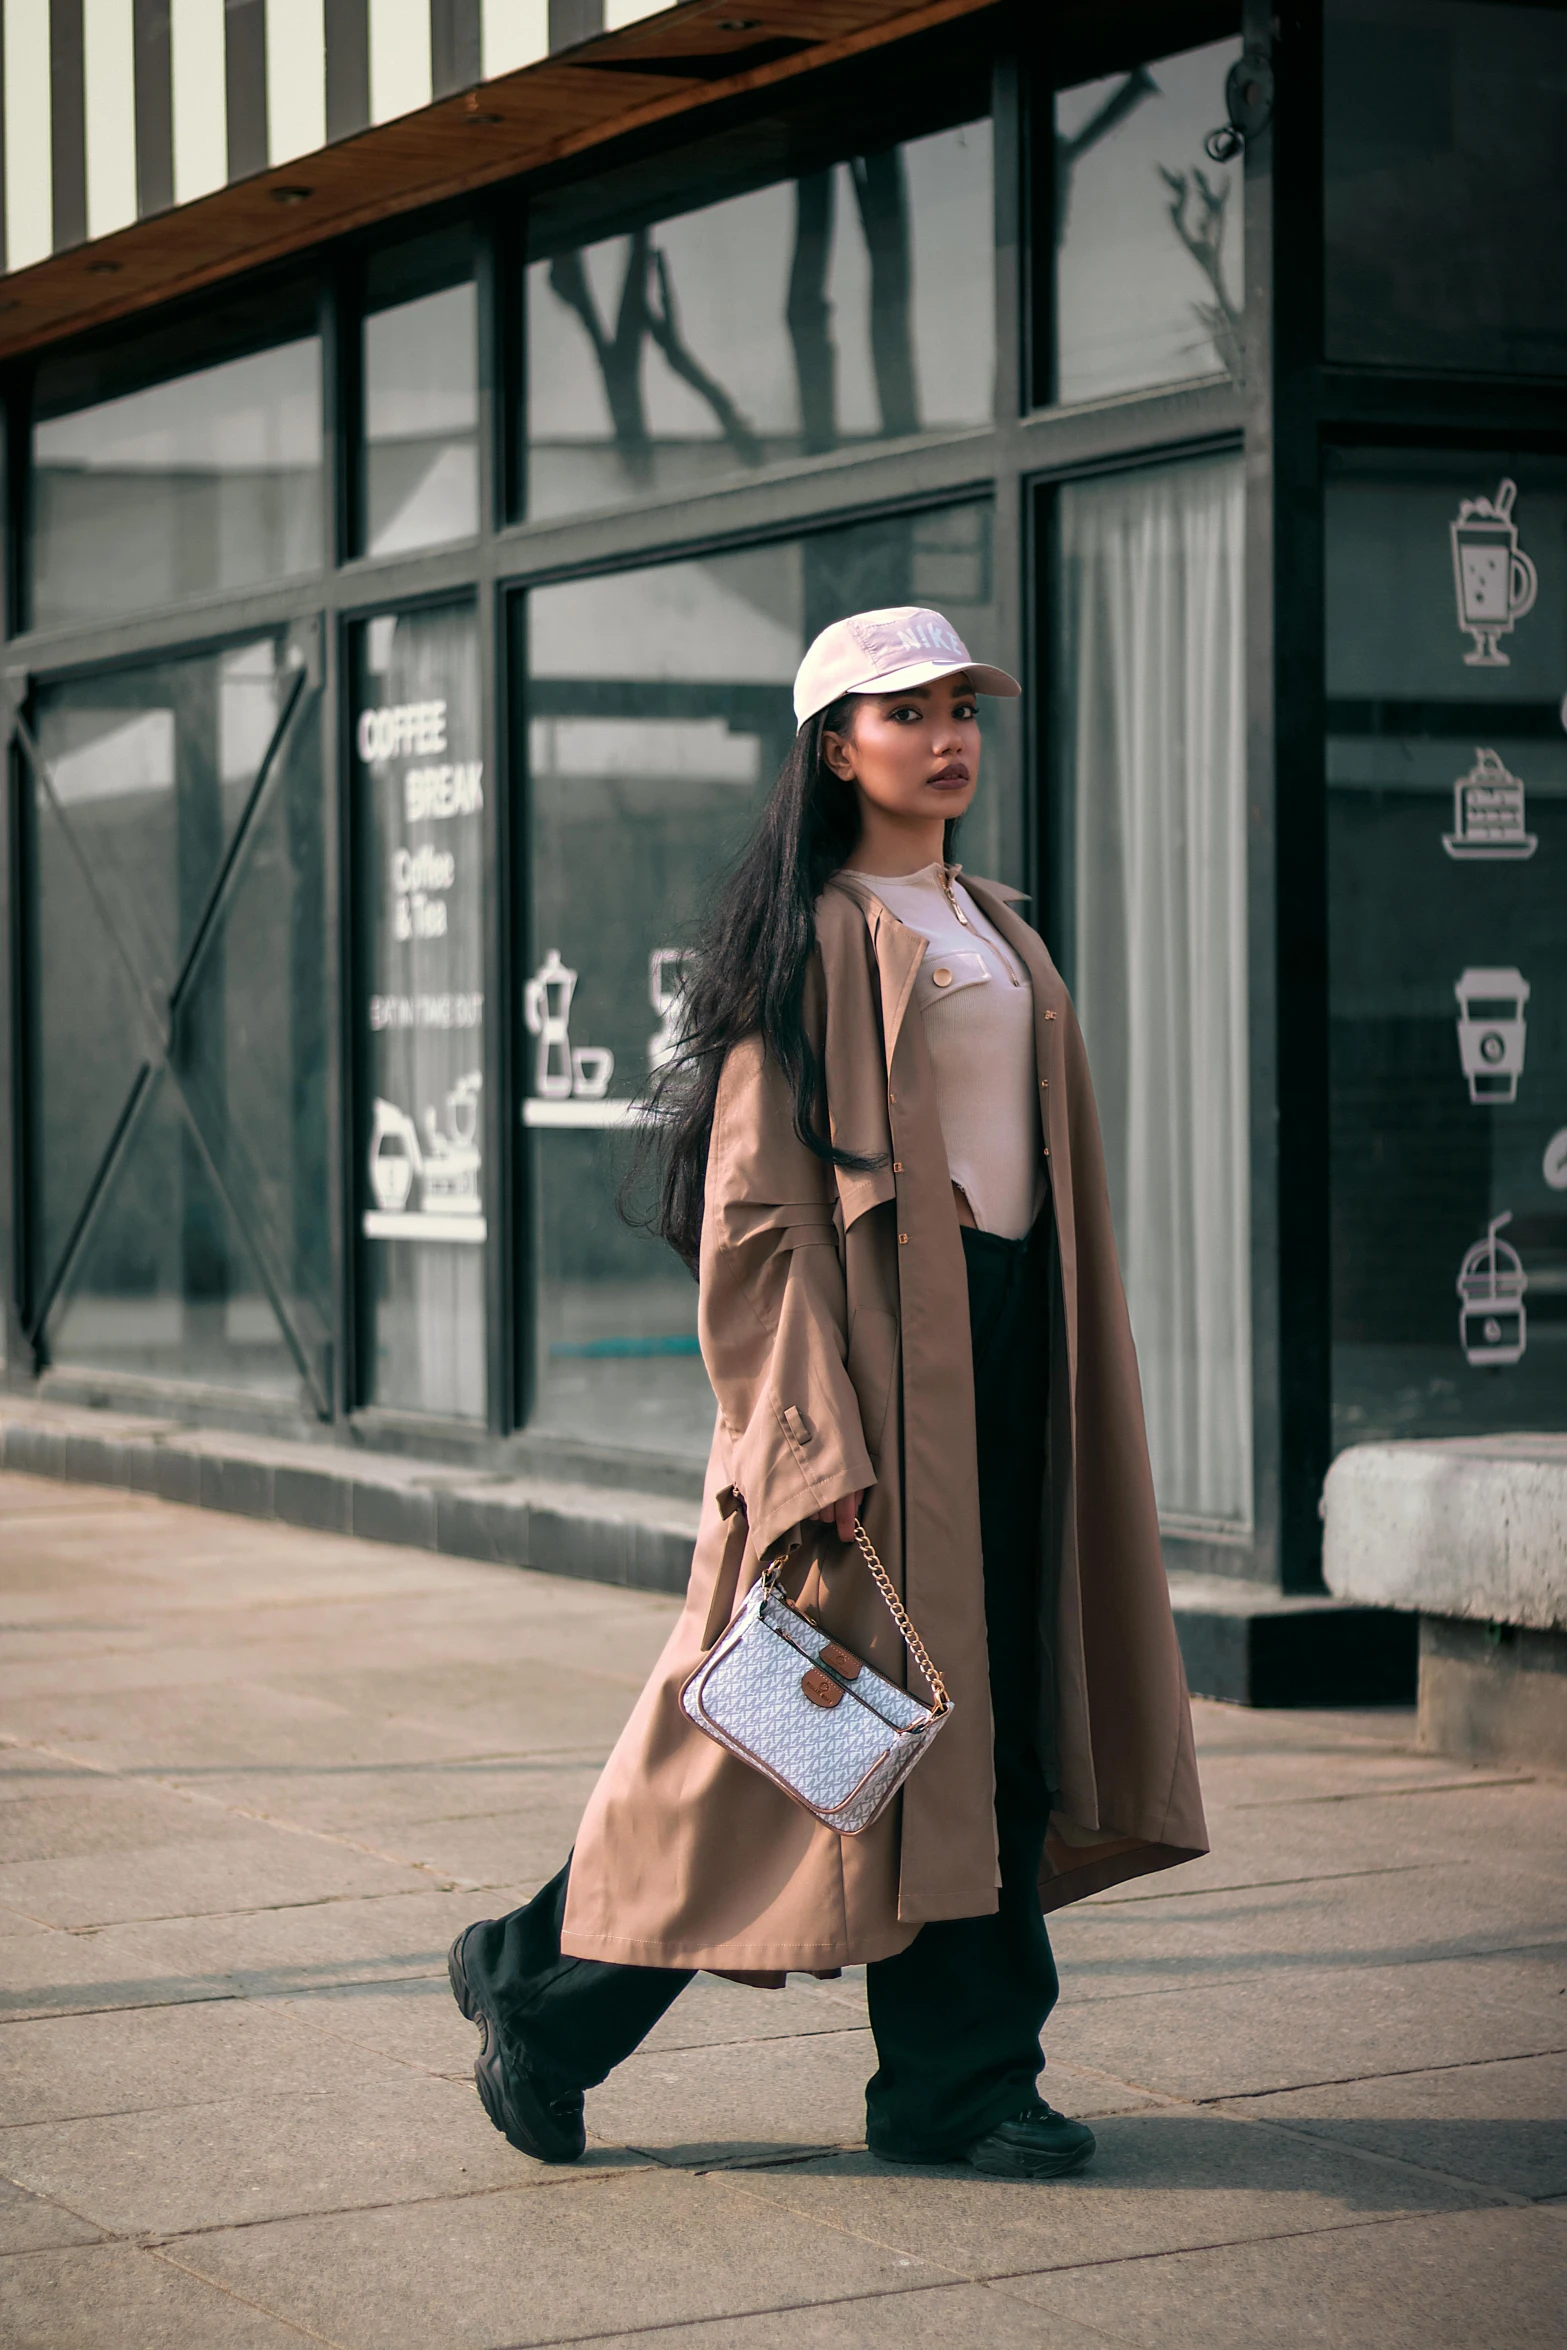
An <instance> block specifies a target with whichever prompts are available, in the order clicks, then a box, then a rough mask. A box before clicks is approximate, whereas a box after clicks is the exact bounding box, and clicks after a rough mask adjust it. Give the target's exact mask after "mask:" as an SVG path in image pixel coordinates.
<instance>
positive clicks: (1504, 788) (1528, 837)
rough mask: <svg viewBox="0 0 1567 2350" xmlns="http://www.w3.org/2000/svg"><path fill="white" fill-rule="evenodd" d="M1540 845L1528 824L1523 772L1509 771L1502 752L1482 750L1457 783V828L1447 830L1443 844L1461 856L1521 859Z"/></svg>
mask: <svg viewBox="0 0 1567 2350" xmlns="http://www.w3.org/2000/svg"><path fill="white" fill-rule="evenodd" d="M1539 845H1540V843H1539V839H1538V836H1537V835H1536V834H1534V833H1532V832H1527V831H1525V829H1524V805H1523V783H1522V780H1521V778H1520V777H1518V776H1516V775H1510V774H1509V773H1508V771H1507V769H1506V767H1504V766H1503V764H1502V760H1501V756H1500V753H1498V752H1496V751H1484V750H1476V752H1475V763H1474V765H1473V766H1472V767H1471V768H1470V770H1469V773H1468V774H1467V775H1461V776H1460V777H1459V779H1458V781H1457V782H1456V783H1455V784H1454V786H1453V829H1452V831H1451V832H1444V833H1443V835H1442V846H1443V848H1444V849H1446V851H1447V853H1448V855H1449V856H1450V857H1457V858H1459V859H1461V860H1465V859H1481V860H1483V859H1489V860H1491V861H1492V862H1501V861H1503V860H1506V859H1508V858H1511V859H1513V860H1515V861H1517V862H1520V863H1521V862H1522V860H1523V859H1524V858H1525V857H1532V856H1533V855H1534V852H1535V850H1536V849H1537V848H1538V847H1539Z"/></svg>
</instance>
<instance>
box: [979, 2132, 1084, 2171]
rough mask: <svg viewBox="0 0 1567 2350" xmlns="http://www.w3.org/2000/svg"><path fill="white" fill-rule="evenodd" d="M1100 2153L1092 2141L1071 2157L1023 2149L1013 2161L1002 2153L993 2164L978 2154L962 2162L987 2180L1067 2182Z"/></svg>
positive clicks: (1017, 2152) (1072, 2152)
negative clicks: (1052, 2180) (980, 2157)
mask: <svg viewBox="0 0 1567 2350" xmlns="http://www.w3.org/2000/svg"><path fill="white" fill-rule="evenodd" d="M1097 2151H1098V2149H1097V2147H1096V2146H1095V2144H1094V2141H1093V2140H1092V2139H1090V2140H1089V2142H1088V2144H1087V2145H1086V2146H1079V2147H1076V2148H1074V2149H1073V2150H1072V2151H1071V2152H1070V2153H1067V2154H1055V2155H1051V2154H1036V2155H1030V2154H1027V2153H1025V2152H1024V2151H1023V2150H1022V2148H1021V2147H1020V2148H1018V2149H1017V2150H1016V2153H1015V2155H1014V2157H1013V2158H1012V2159H1011V2160H1008V2159H1007V2158H1006V2157H1005V2156H1003V2155H1000V2154H998V2155H997V2156H996V2157H995V2158H994V2159H993V2160H990V2161H982V2160H980V2159H979V2158H978V2157H977V2155H974V2154H964V2155H960V2156H959V2158H958V2159H959V2160H960V2161H962V2162H966V2163H967V2164H968V2166H969V2169H970V2170H977V2171H978V2172H979V2174H980V2176H981V2178H986V2179H1066V2178H1070V2177H1071V2175H1072V2173H1073V2171H1077V2170H1081V2169H1082V2168H1083V2166H1084V2164H1085V2163H1089V2162H1092V2161H1093V2158H1094V2155H1095V2154H1096V2152H1097Z"/></svg>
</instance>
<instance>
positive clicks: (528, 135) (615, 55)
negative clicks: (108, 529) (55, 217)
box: [0, 0, 992, 359]
mask: <svg viewBox="0 0 1567 2350" xmlns="http://www.w3.org/2000/svg"><path fill="white" fill-rule="evenodd" d="M990 4H992V0H914V4H913V5H911V4H910V0H787V4H785V0H751V4H750V5H748V6H745V7H743V8H741V7H737V6H736V5H735V0H693V5H691V6H688V7H683V8H675V9H669V10H665V11H663V12H662V13H660V14H659V15H657V16H655V17H652V18H645V19H643V20H642V21H641V22H640V23H638V24H635V25H632V26H629V27H628V28H627V29H626V30H625V31H624V32H620V33H610V34H606V35H604V36H603V37H601V38H600V39H597V40H593V41H588V42H584V43H583V44H582V45H581V46H580V47H578V48H574V49H571V50H568V51H566V52H565V53H564V54H562V55H560V56H556V57H552V58H548V59H545V60H543V61H541V62H540V63H539V64H537V65H532V66H529V67H527V68H526V69H525V70H524V71H523V72H520V73H513V74H506V75H502V76H498V77H497V78H496V79H494V80H492V81H485V82H481V83H479V84H478V85H477V86H475V87H474V88H472V89H469V90H466V91H463V92H461V93H459V94H458V95H457V96H455V97H451V98H446V99H443V100H442V101H441V102H440V103H439V104H437V105H434V106H428V107H425V108H423V109H421V110H420V111H419V112H417V113H414V114H407V115H402V116H399V117H398V118H397V119H396V120H395V121H392V122H385V123H381V124H378V125H377V126H376V127H375V128H374V129H371V130H367V131H362V132H360V133H359V134H358V135H357V136H355V137H353V138H348V139H342V140H340V141H338V142H337V143H336V144H335V145H332V146H327V147H321V148H318V149H317V150H316V151H315V152H314V153H312V154H308V155H303V156H298V157H296V158H295V159H294V160H293V161H292V162H290V163H287V164H282V165H279V166H278V167H277V168H276V169H274V170H270V171H265V172H258V173H256V174H255V175H254V176H253V177H252V178H249V179H245V180H239V181H236V182H234V183H233V184H231V185H230V186H228V187H224V188H220V189H218V190H216V191H215V192H214V193H213V194H212V195H210V196H203V197H201V198H199V199H198V200H197V201H196V202H194V203H189V204H183V205H177V206H175V207H173V208H172V209H170V210H168V211H165V212H160V213H156V214H153V215H151V216H150V217H149V218H147V219H144V220H139V221H137V222H136V224H135V225H134V227H130V228H126V229H122V230H120V231H118V232H117V233H116V234H115V235H113V236H106V237H100V238H98V239H97V240H96V241H95V242H91V243H88V244H83V245H77V246H74V247H72V248H71V249H70V250H69V251H67V252H62V253H56V254H53V255H51V256H50V258H49V259H48V260H46V261H40V262H37V263H36V264H34V266H33V267H31V268H29V269H24V270H19V271H17V272H16V273H15V274H14V275H13V276H10V277H7V278H4V279H0V359H5V358H14V357H16V356H18V355H19V354H21V353H23V352H27V351H33V350H37V349H38V348H39V347H40V346H42V345H44V344H48V343H52V342H56V341H58V340H59V339H60V338H62V337H63V336H66V335H71V334H77V333H79V332H81V331H82V330H83V329H84V328H88V327H95V326H100V325H106V324H108V323H110V322H111V321H113V320H115V319H119V318H125V317H129V316H132V315H134V313H136V312H137V311H140V310H144V309H147V308H148V307H150V306H151V305H152V304H154V303H161V302H167V301H169V300H170V299H172V298H173V297H174V296H176V295H181V294H188V293H192V292H194V291H196V290H197V289H198V288H200V287H203V286H211V285H215V284H218V283H220V282H221V281H222V280H223V279H225V278H229V277H233V276H236V275H238V274H239V273H240V272H241V271H243V270H249V269H254V268H256V267H257V266H258V265H259V264H262V263H266V262H273V261H278V260H281V259H285V258H286V257H287V256H288V255H289V254H291V253H299V252H303V251H305V250H307V249H308V248H310V247H311V246H314V245H318V244H320V243H321V242H322V241H323V240H325V239H327V238H330V237H334V236H338V235H341V234H342V233H343V232H345V231H346V230H350V229H356V228H362V227H365V226H367V225H368V224H370V223H372V222H374V221H378V220H387V219H391V218H393V217H395V216H396V215H397V214H399V213H404V212H411V211H414V210H415V209H417V208H418V207H420V206H423V205H427V204H432V203H437V202H439V201H441V200H442V199H444V198H449V197H453V196H460V195H462V194H464V193H466V192H468V191H470V190H473V189H476V188H483V187H486V186H489V185H491V184H492V183H494V182H496V181H499V180H505V179H510V178H513V177H515V176H516V175H517V174H518V173H521V172H527V171H533V170H537V169H538V168H540V167H541V166H542V165H545V164H551V163H559V162H561V161H563V160H564V159H566V158H568V157H570V156H573V155H580V154H583V153H585V152H587V151H588V150H590V149H591V148H593V147H596V146H600V145H602V144H604V143H605V142H606V141H608V140H610V139H615V138H619V137H621V136H622V135H623V134H624V133H626V132H628V131H634V130H643V129H647V128H649V127H650V126H652V125H655V124H657V123H661V122H668V121H672V120H673V119H675V118H676V117H677V116H681V115H686V114H690V113H693V112H694V111H695V110H697V109H698V108H701V107H706V106H711V105H713V104H714V103H715V102H716V101H718V100H720V99H727V98H733V97H735V96H736V95H738V94H740V93H743V92H746V91H750V90H762V89H767V88H769V87H771V86H773V85H775V84H778V83H783V82H787V81H789V80H791V79H793V78H794V77H795V76H797V75H799V74H802V73H808V72H812V71H814V70H815V69H816V68H817V67H819V66H822V65H827V64H831V63H834V62H836V61H837V60H839V59H842V58H848V57H853V56H856V55H858V54H862V53H863V52H865V51H866V50H870V49H874V48H877V47H879V46H881V45H882V44H884V43H886V42H889V41H894V40H897V39H899V38H901V37H902V36H904V35H906V34H908V33H912V32H918V31H923V30H924V29H926V28H927V27H929V26H935V25H941V24H948V23H951V22H952V21H953V20H954V19H956V18H960V17H963V16H967V15H972V14H975V13H977V12H978V10H980V9H981V8H983V7H985V6H987V5H990Z"/></svg>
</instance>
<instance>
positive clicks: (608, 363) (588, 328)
mask: <svg viewBox="0 0 1567 2350" xmlns="http://www.w3.org/2000/svg"><path fill="white" fill-rule="evenodd" d="M647 255H648V242H647V231H646V230H645V229H639V230H638V231H637V233H636V235H635V236H634V237H633V238H632V240H631V249H630V251H629V253H628V254H627V256H626V277H625V283H624V285H623V286H622V287H621V292H620V308H619V311H618V313H617V315H616V319H615V332H614V334H613V335H611V334H610V333H609V332H608V330H607V328H606V327H605V326H604V324H603V322H602V320H601V319H600V317H599V313H598V304H597V302H596V301H595V300H594V298H593V288H592V287H591V286H590V285H589V283H588V273H587V271H586V270H585V269H584V268H583V266H582V255H581V253H580V252H571V253H558V254H557V255H556V257H555V259H554V260H553V261H552V262H551V263H550V289H551V291H552V292H553V293H554V294H556V295H557V296H558V297H559V299H560V300H561V301H562V302H564V303H565V305H566V307H567V309H568V310H570V311H573V312H574V313H575V314H576V316H577V317H578V318H579V319H580V320H581V322H582V331H583V333H584V334H585V335H586V336H587V338H588V341H589V342H590V343H591V344H592V345H593V355H594V357H595V358H596V359H597V361H598V363H599V373H600V375H601V376H602V377H603V379H604V397H605V399H606V400H607V401H608V403H609V414H610V421H611V423H612V424H613V426H614V428H615V440H616V444H617V446H618V447H619V449H620V453H621V455H622V456H623V457H624V459H625V461H626V463H627V465H628V466H629V467H630V469H631V471H632V473H633V474H642V473H645V472H646V470H647V466H648V460H649V449H648V430H647V410H646V407H645V405H644V403H643V397H642V345H643V341H644V339H645V337H646V333H647V324H646V320H647V303H646V297H645V295H644V293H643V287H644V286H645V284H646V282H647Z"/></svg>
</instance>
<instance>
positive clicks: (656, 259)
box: [644, 247, 762, 465]
mask: <svg viewBox="0 0 1567 2350" xmlns="http://www.w3.org/2000/svg"><path fill="white" fill-rule="evenodd" d="M653 272H654V275H655V277H656V278H657V280H658V299H659V307H658V309H656V310H655V309H654V308H653V306H652V304H651V303H646V302H645V303H644V315H645V317H646V319H647V331H648V333H649V334H650V335H651V336H652V338H653V340H654V342H655V343H657V345H658V347H659V349H660V350H661V351H662V352H663V354H664V357H665V358H666V359H667V360H668V362H669V365H670V367H671V369H672V370H673V372H674V373H675V374H676V375H678V376H679V378H680V380H681V382H682V383H687V384H689V385H690V386H691V389H692V390H693V391H694V392H695V393H696V394H697V396H698V398H699V399H703V400H705V401H706V402H707V404H708V406H709V408H711V409H712V411H713V415H714V417H715V418H716V419H717V423H718V429H719V431H720V432H721V433H722V434H723V436H724V438H725V440H726V441H727V442H728V443H729V446H730V447H731V449H733V451H734V453H735V455H736V456H737V457H738V458H739V459H740V461H741V463H742V464H743V465H760V463H761V462H762V444H761V442H760V441H759V440H758V439H757V437H756V435H755V433H754V432H753V431H752V430H751V427H750V426H749V425H748V424H747V422H746V420H745V418H744V417H743V416H742V415H741V413H740V411H739V409H738V408H737V407H736V406H735V404H734V402H733V400H731V399H730V397H729V394H728V393H727V392H726V391H725V390H724V387H723V385H722V384H721V383H719V382H717V381H716V379H715V378H714V377H713V376H710V375H709V374H708V372H707V370H706V368H705V367H703V365H702V364H701V362H700V360H698V359H697V358H696V357H695V355H694V354H693V353H692V351H691V349H690V347H689V346H688V345H687V343H686V342H685V340H684V338H683V337H682V335H681V332H680V322H679V320H678V318H677V317H676V315H675V293H674V287H673V286H672V285H671V283H670V278H669V264H668V262H667V261H666V260H665V258H664V255H663V254H662V253H661V252H659V251H658V249H657V248H656V247H655V248H654V252H653Z"/></svg>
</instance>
